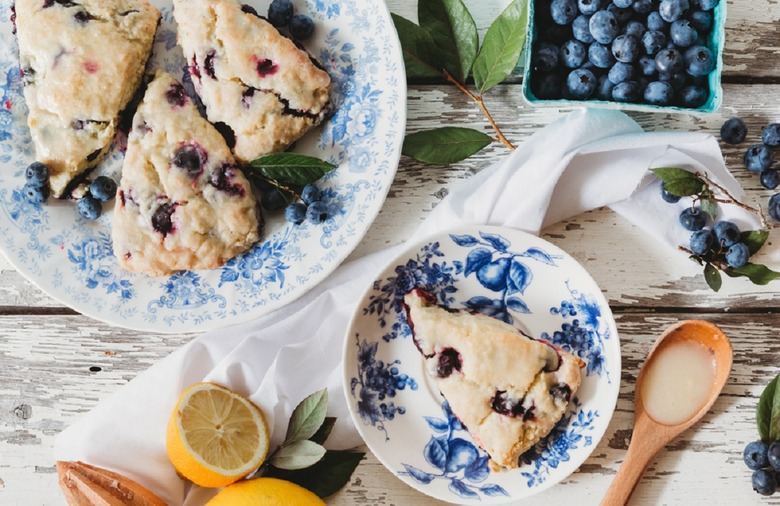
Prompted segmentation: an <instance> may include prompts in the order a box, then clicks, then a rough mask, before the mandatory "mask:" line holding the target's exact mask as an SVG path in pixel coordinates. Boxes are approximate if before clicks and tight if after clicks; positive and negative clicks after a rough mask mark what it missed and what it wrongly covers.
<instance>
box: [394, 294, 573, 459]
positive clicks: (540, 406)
mask: <svg viewBox="0 0 780 506" xmlns="http://www.w3.org/2000/svg"><path fill="white" fill-rule="evenodd" d="M404 309H405V310H406V316H407V321H408V323H409V326H410V327H411V329H412V335H413V339H414V343H415V345H416V346H417V348H418V350H419V351H420V353H421V354H422V355H423V357H424V360H425V370H426V373H427V374H428V375H429V377H430V378H431V379H432V380H433V383H434V384H435V385H436V387H437V388H438V389H439V391H440V392H441V394H442V395H443V396H444V398H445V399H446V400H447V402H448V403H449V405H450V408H451V409H452V412H453V413H454V414H455V416H457V417H458V419H459V420H460V421H461V422H462V423H463V425H464V426H465V428H466V429H467V430H468V431H469V434H471V436H472V438H473V439H474V442H475V443H477V444H478V445H479V446H480V447H481V448H482V449H483V450H485V451H486V452H487V453H488V455H489V456H490V459H491V461H492V463H493V467H498V468H508V469H512V468H516V467H518V459H519V457H520V456H521V455H522V454H523V453H524V452H525V451H527V450H528V449H530V448H531V447H532V446H533V445H534V444H535V443H536V442H537V441H539V440H540V439H541V438H543V437H545V436H546V435H547V434H549V433H550V431H551V430H552V429H553V427H554V426H555V424H556V423H558V421H559V420H560V419H561V418H562V417H563V415H564V413H565V412H566V408H567V406H568V404H569V400H570V399H571V397H572V396H573V395H574V393H575V392H576V391H577V388H579V386H580V382H581V373H580V368H581V367H582V366H583V365H584V364H583V362H582V360H580V358H578V357H577V356H575V355H573V354H571V353H568V352H566V351H564V350H562V349H561V348H559V347H557V346H555V345H553V344H551V343H548V342H546V341H542V340H535V339H532V338H530V337H528V336H526V335H524V334H523V333H522V332H521V331H520V330H518V329H516V328H515V327H513V326H511V325H509V324H507V323H504V322H503V321H500V320H498V319H496V318H492V317H490V316H486V315H483V314H479V313H471V312H468V311H462V310H453V309H448V308H445V307H443V306H439V305H437V304H436V299H435V297H434V296H433V295H432V294H430V293H429V292H427V291H425V290H423V289H420V288H416V289H414V290H412V291H411V292H409V293H408V294H407V295H406V296H405V297H404Z"/></svg>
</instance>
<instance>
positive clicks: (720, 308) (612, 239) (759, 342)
mask: <svg viewBox="0 0 780 506" xmlns="http://www.w3.org/2000/svg"><path fill="white" fill-rule="evenodd" d="M421 1H424V0H421ZM721 1H725V0H721ZM466 3H467V5H468V6H469V8H470V10H471V11H472V13H473V14H474V17H475V19H476V21H477V24H478V26H479V27H480V29H481V33H484V30H485V29H486V28H487V26H488V25H489V23H490V22H491V21H492V20H493V19H494V18H495V16H496V15H497V14H498V13H499V12H500V11H501V10H502V9H503V7H504V6H505V5H506V4H507V3H508V1H507V0H467V1H466ZM416 5H417V2H416V0H388V7H389V8H390V10H391V11H393V12H395V13H398V14H400V15H402V16H404V17H407V18H409V19H413V20H416ZM728 11H729V13H728V22H727V24H726V27H727V30H726V31H727V35H726V36H727V41H726V46H725V55H724V60H725V70H724V75H723V81H724V89H725V98H724V105H723V107H722V108H721V110H720V111H719V112H718V113H716V114H713V115H708V116H695V115H689V114H674V115H664V114H661V115H658V114H636V113H634V114H632V116H633V117H634V118H635V119H637V120H638V121H639V123H640V124H641V125H642V126H643V127H645V128H646V129H648V130H665V129H672V130H688V131H690V130H695V131H705V132H710V133H714V134H716V133H717V131H718V129H719V128H720V125H721V124H722V123H723V121H724V120H725V119H727V118H729V117H731V116H740V117H742V118H744V119H745V121H746V122H747V124H748V126H749V128H750V129H751V132H752V133H753V134H754V136H753V138H755V134H756V132H760V129H761V127H762V126H764V125H766V124H768V123H770V122H780V6H779V5H778V3H777V1H776V0H751V1H746V0H739V1H729V6H728ZM519 83H520V79H519V78H517V79H512V80H510V82H508V83H506V84H503V85H500V86H498V87H497V88H496V89H494V90H492V91H491V92H490V93H489V94H488V97H487V102H488V107H489V108H490V110H491V112H492V113H493V114H494V117H495V119H496V121H497V122H498V124H499V125H501V126H502V129H503V131H504V133H505V134H506V136H507V137H508V138H509V139H510V140H511V141H512V142H514V143H515V144H516V145H522V142H523V140H524V139H525V138H527V137H528V136H529V135H531V134H532V133H533V132H534V131H535V130H536V129H538V128H540V127H541V126H543V125H546V124H548V123H550V122H551V121H553V120H555V119H556V118H558V117H560V116H561V115H563V114H565V113H566V112H567V111H565V110H557V109H543V110H542V109H533V108H530V107H529V106H527V105H526V104H524V103H523V101H522V99H521V97H520V87H519ZM448 123H452V124H459V125H463V126H471V127H474V128H479V129H483V130H484V131H485V132H488V133H490V130H489V127H488V125H487V124H486V123H485V121H484V120H483V117H482V115H481V113H480V112H479V110H478V109H477V107H476V106H475V105H473V104H472V103H471V102H469V101H468V100H467V99H466V98H465V97H464V96H463V95H462V94H461V93H460V92H458V91H457V90H456V89H454V88H453V87H452V86H450V85H446V84H444V83H428V82H426V83H420V82H410V83H409V101H408V126H407V129H408V131H409V132H414V131H417V130H421V129H426V128H433V127H436V126H441V125H442V124H448ZM744 149H745V145H743V146H741V147H738V148H730V147H724V155H725V157H726V161H727V164H728V166H729V167H730V168H731V170H732V172H733V173H734V174H735V176H736V177H737V178H738V179H739V180H740V182H741V183H742V184H743V186H744V187H745V188H746V189H747V190H748V191H749V194H750V199H751V200H753V201H755V202H756V203H761V204H765V203H766V200H767V198H768V197H769V196H770V195H771V194H772V193H773V192H771V191H768V190H764V189H763V188H762V187H761V186H760V184H759V182H758V178H757V177H756V176H755V175H754V174H750V173H748V172H747V170H746V169H745V168H744V167H743V165H742V163H741V157H742V153H743V151H744ZM505 154H506V150H505V149H504V148H503V147H502V146H500V145H498V144H496V145H495V146H493V147H490V148H488V149H486V150H485V151H483V152H482V153H480V154H479V155H477V156H474V157H473V158H471V159H469V160H467V161H465V162H462V163H459V164H455V165H453V166H450V167H441V166H427V165H422V164H419V163H417V162H415V161H413V160H411V159H408V158H402V160H401V163H400V166H399V169H398V174H397V177H396V179H395V182H394V185H393V187H392V189H391V191H390V195H389V197H388V199H387V202H386V204H385V206H384V208H383V210H382V212H381V213H380V215H379V217H378V219H377V220H376V222H375V223H374V225H373V226H372V227H371V229H370V230H369V232H368V235H367V236H366V238H365V240H364V241H363V243H362V244H361V245H360V246H359V248H358V249H357V250H356V251H355V253H354V254H353V256H355V257H357V256H361V255H364V254H366V253H368V252H371V251H376V250H380V249H382V248H385V247H387V246H389V245H393V244H397V243H400V242H402V241H403V239H404V237H405V235H406V234H407V233H408V231H409V230H411V229H413V228H414V227H415V226H416V224H417V223H418V222H419V221H421V220H422V219H423V218H424V216H425V215H426V213H427V212H428V211H430V210H431V209H432V208H433V207H434V206H435V205H436V204H437V202H439V201H440V200H441V199H442V198H443V197H444V196H445V195H446V194H447V192H448V190H449V189H450V188H452V186H454V185H455V184H457V183H458V182H460V181H461V180H463V179H465V178H467V177H469V176H470V175H472V174H474V173H475V172H478V171H479V170H481V169H482V168H484V167H486V166H487V165H489V164H490V163H491V162H492V161H494V160H497V159H499V158H500V157H502V156H504V155H505ZM779 234H780V233H779V232H777V231H775V232H773V234H772V236H771V237H770V240H769V243H768V245H767V246H766V247H765V248H764V251H765V253H763V254H762V256H761V257H760V258H759V259H757V261H759V262H763V263H767V264H769V265H770V267H773V268H775V269H776V270H777V269H780V245H778V244H777V243H778V237H779ZM543 237H544V238H545V239H547V240H549V241H552V242H554V243H555V244H557V245H559V246H560V247H561V248H563V249H564V250H566V251H567V252H569V253H570V254H571V255H572V256H574V257H575V258H576V259H578V260H579V261H580V262H581V263H582V264H583V265H584V266H585V268H586V269H588V270H589V271H590V273H591V274H592V275H593V277H594V278H595V280H596V281H597V282H598V284H599V285H600V286H601V288H602V289H603V291H604V293H605V295H606V297H607V299H608V300H609V302H610V305H611V307H612V310H613V312H614V314H615V317H616V319H617V325H618V330H619V332H620V338H621V350H622V357H623V375H622V387H621V393H620V398H619V400H618V404H617V410H616V412H615V415H614V417H613V419H612V422H611V423H610V425H609V428H608V430H607V433H606V435H605V436H604V438H603V440H602V441H601V442H600V444H599V445H598V446H597V447H596V448H595V450H594V451H593V454H592V456H591V457H590V458H589V459H588V460H587V461H585V463H584V464H583V465H582V466H581V467H580V469H579V470H578V471H577V472H576V473H574V474H573V475H571V476H570V477H569V478H567V479H566V480H564V481H563V482H562V484H561V485H559V486H556V487H553V488H552V489H550V490H549V491H547V492H545V493H543V494H541V495H538V496H535V497H534V498H532V499H530V500H527V501H523V502H522V504H564V503H573V504H598V502H599V500H600V498H601V496H602V495H603V493H604V492H605V491H606V489H607V487H608V486H609V483H610V481H611V480H612V478H613V476H614V474H615V472H616V470H617V468H618V467H619V466H620V464H621V462H622V460H623V458H624V456H625V452H626V448H627V446H628V442H629V440H630V438H631V426H632V419H633V415H632V413H633V390H634V382H635V379H636V376H637V373H638V371H639V367H640V365H641V363H642V362H643V360H644V357H645V356H646V354H647V352H648V350H649V349H650V347H651V345H652V344H653V342H654V340H655V338H656V337H657V336H658V335H659V334H660V332H661V331H662V330H663V329H664V328H665V327H666V326H667V325H669V324H671V323H673V322H676V321H678V320H681V319H687V318H702V319H707V320H710V321H712V322H714V323H716V324H718V325H720V326H721V327H722V328H723V330H724V331H725V332H726V334H727V335H728V336H729V337H730V338H731V340H732V343H733V346H734V366H733V371H732V374H731V377H730V379H729V381H728V383H727V385H726V387H725V390H724V392H723V394H722V395H721V397H720V399H719V400H718V401H717V402H716V404H715V405H714V407H713V408H712V409H711V411H710V412H709V413H708V414H707V415H706V416H705V417H704V419H703V420H702V421H701V422H700V423H699V424H698V425H696V426H695V427H694V428H692V429H691V430H689V431H687V432H686V433H684V434H683V435H682V436H680V437H678V438H677V439H675V440H674V441H672V442H671V443H670V444H669V445H668V446H667V447H666V449H665V450H664V451H663V452H662V453H660V454H659V455H658V456H657V457H656V459H655V460H654V461H653V463H652V464H651V465H650V467H649V469H648V471H647V473H646V475H645V476H644V478H643V479H642V481H641V482H640V484H639V486H638V488H637V489H636V491H635V493H634V496H633V498H632V501H631V504H686V505H690V504H723V505H744V504H763V503H766V504H780V494H777V495H776V496H775V497H773V498H762V497H760V496H758V495H757V494H755V493H754V492H753V491H752V489H751V486H750V472H749V471H748V470H747V469H746V468H745V467H744V465H743V463H742V449H743V447H744V445H745V444H746V443H747V442H748V441H751V440H753V439H755V438H756V436H757V432H756V428H755V423H754V413H755V407H756V403H757V397H758V395H760V393H761V391H762V389H763V387H764V385H765V384H766V383H767V382H768V381H769V380H770V379H771V378H772V377H774V375H775V374H777V373H778V372H780V336H779V335H778V328H780V296H778V295H776V293H777V292H778V290H780V280H779V281H775V282H774V283H771V284H769V285H767V286H764V287H758V286H754V285H752V284H750V283H749V282H747V281H746V280H733V279H730V278H726V279H725V280H724V287H723V289H722V290H721V291H720V292H719V293H717V294H716V293H714V292H711V291H710V290H709V289H708V288H707V286H706V284H705V282H704V280H703V278H702V276H701V274H700V268H699V267H698V266H697V265H696V264H694V263H693V262H691V261H689V260H687V259H686V258H685V256H684V255H669V253H668V251H667V250H663V249H659V247H658V245H657V243H656V241H655V239H654V238H652V237H647V236H645V235H644V234H643V233H641V232H640V231H639V230H637V229H636V228H635V227H633V226H632V225H630V224H629V223H627V222H626V221H624V220H623V219H622V218H621V217H619V216H617V215H615V214H614V213H612V212H611V211H609V210H595V211H592V212H589V213H586V214H584V215H581V216H579V217H576V218H575V219H572V220H569V221H567V222H564V223H559V224H557V225H555V226H553V227H550V228H549V229H547V230H545V231H544V232H543ZM192 337H193V336H192V335H163V334H154V333H147V332H134V331H128V330H124V329H120V328H115V327H112V326H110V325H106V324H103V323H100V322H97V321H95V320H92V319H90V318H87V317H85V316H81V315H79V314H78V313H76V312H74V311H72V310H70V309H68V308H67V307H64V306H62V305H61V304H59V303H58V302H56V301H55V300H53V299H51V298H49V297H48V296H46V295H45V294H43V293H42V292H40V291H39V290H38V289H36V288H35V287H34V286H33V285H31V284H30V283H29V282H27V281H26V280H25V279H24V278H23V277H22V276H21V275H19V274H18V273H17V272H15V271H14V269H13V268H12V267H11V266H10V264H8V263H7V262H5V261H4V260H2V261H0V504H2V505H59V504H64V500H63V498H62V496H61V494H60V492H59V489H58V487H57V480H56V472H55V468H54V462H53V459H52V456H51V449H52V445H53V442H54V439H55V437H56V436H57V434H58V433H59V432H60V431H61V430H62V429H63V428H64V427H65V426H67V425H68V424H69V423H71V422H72V421H73V420H74V419H76V418H77V417H78V416H79V415H80V414H82V413H85V412H87V411H88V410H90V409H91V408H92V407H94V406H95V405H96V404H97V403H98V402H99V401H100V400H101V399H103V398H105V397H106V396H108V395H109V394H110V393H112V392H113V391H115V390H117V389H118V388H120V387H121V386H122V385H124V384H125V383H127V382H128V381H129V380H130V379H132V378H133V377H134V376H135V375H136V374H137V373H139V372H140V371H142V370H144V369H146V368H147V367H149V366H150V365H152V364H153V363H155V362H156V361H157V360H159V359H160V358H162V357H164V356H166V355H167V354H169V353H170V352H172V351H173V350H175V349H177V348H178V347H179V346H180V345H182V344H184V343H186V342H187V341H189V340H190V339H192ZM328 502H329V503H331V504H334V505H352V504H355V505H357V504H365V505H374V504H383V505H399V506H407V505H410V506H411V505H432V504H441V503H439V502H438V501H435V500H433V499H430V498H428V497H426V496H424V495H422V494H420V493H418V492H417V491H415V490H413V489H412V488H410V487H408V486H407V485H405V484H404V483H402V482H401V481H400V480H398V479H397V478H395V477H394V476H393V475H392V474H391V473H390V472H389V471H387V470H386V469H385V468H384V467H383V466H382V465H381V464H380V463H379V462H378V461H377V460H376V459H375V458H374V457H373V456H371V455H370V454H369V455H368V457H367V458H366V460H364V461H363V463H362V464H361V465H360V466H359V467H358V469H357V471H356V473H355V474H354V476H353V479H352V481H351V483H350V484H349V485H348V486H347V487H345V488H344V489H343V490H342V491H341V492H340V493H338V494H337V495H335V496H333V497H331V498H330V499H329V501H328Z"/></svg>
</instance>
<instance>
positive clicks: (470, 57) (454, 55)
mask: <svg viewBox="0 0 780 506" xmlns="http://www.w3.org/2000/svg"><path fill="white" fill-rule="evenodd" d="M417 17H418V18H419V20H420V27H421V28H422V29H423V30H425V31H426V32H427V33H428V34H429V35H430V36H431V39H433V44H434V46H436V47H437V48H438V50H439V53H440V54H441V56H442V60H441V65H442V66H443V67H444V69H445V70H447V72H449V73H450V74H452V75H453V76H454V77H455V78H457V79H459V80H460V81H461V82H465V81H466V79H467V78H468V77H469V74H470V73H471V65H472V64H473V63H474V59H475V58H476V57H477V50H478V49H479V34H477V24H476V23H475V22H474V18H472V17H471V14H470V13H469V10H468V9H467V8H466V6H465V5H464V4H463V0H422V1H420V2H419V3H418V4H417Z"/></svg>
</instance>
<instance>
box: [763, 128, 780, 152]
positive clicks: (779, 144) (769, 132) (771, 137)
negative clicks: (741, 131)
mask: <svg viewBox="0 0 780 506" xmlns="http://www.w3.org/2000/svg"><path fill="white" fill-rule="evenodd" d="M761 140H762V141H764V144H766V145H767V146H769V147H770V148H780V123H772V124H770V125H767V126H766V128H764V131H763V133H762V134H761Z"/></svg>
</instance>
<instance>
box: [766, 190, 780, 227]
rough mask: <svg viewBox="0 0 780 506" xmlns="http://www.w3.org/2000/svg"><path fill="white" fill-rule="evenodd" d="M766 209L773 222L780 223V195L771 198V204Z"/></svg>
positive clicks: (776, 194)
mask: <svg viewBox="0 0 780 506" xmlns="http://www.w3.org/2000/svg"><path fill="white" fill-rule="evenodd" d="M766 209H767V211H768V212H769V216H771V217H772V219H773V220H775V221H780V193H775V194H774V195H772V196H771V197H769V204H767V206H766Z"/></svg>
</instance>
